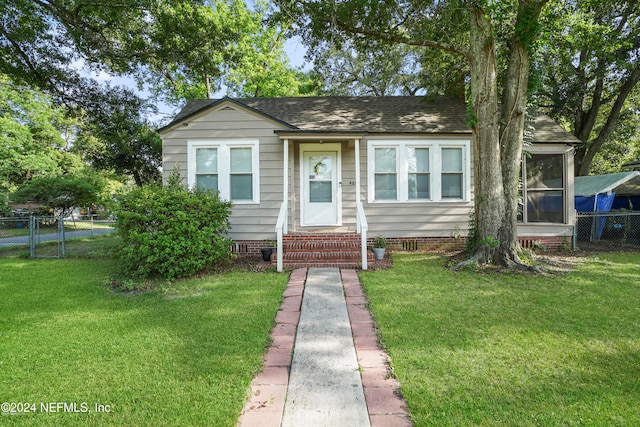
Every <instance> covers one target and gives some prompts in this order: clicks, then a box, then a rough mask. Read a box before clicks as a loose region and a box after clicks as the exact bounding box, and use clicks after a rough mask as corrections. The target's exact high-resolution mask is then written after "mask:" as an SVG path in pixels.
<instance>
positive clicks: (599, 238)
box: [574, 212, 640, 250]
mask: <svg viewBox="0 0 640 427" xmlns="http://www.w3.org/2000/svg"><path fill="white" fill-rule="evenodd" d="M574 238H575V244H576V245H577V247H578V248H579V249H582V248H590V249H596V250H597V249H602V250H612V249H627V250H629V249H630V250H640V212H578V218H577V222H576V226H575V232H574Z"/></svg>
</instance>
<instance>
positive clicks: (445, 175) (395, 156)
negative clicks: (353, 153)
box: [367, 140, 470, 203]
mask: <svg viewBox="0 0 640 427" xmlns="http://www.w3.org/2000/svg"><path fill="white" fill-rule="evenodd" d="M469 147H470V143H469V141H467V140H463V141H444V140H442V141H429V140H393V141H389V140H386V141H385V140H374V141H369V142H368V147H367V150H368V153H367V156H368V159H369V167H368V171H369V174H368V179H369V183H370V184H369V185H370V189H369V190H370V191H369V202H372V203H375V202H381V203H382V202H424V201H468V200H469V199H470V184H469V175H470V163H469Z"/></svg>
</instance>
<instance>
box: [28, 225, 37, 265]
mask: <svg viewBox="0 0 640 427" xmlns="http://www.w3.org/2000/svg"><path fill="white" fill-rule="evenodd" d="M35 226H36V221H35V218H34V217H33V215H29V256H30V257H31V258H34V257H35V256H36V254H35V252H36V248H35V239H34V234H35Z"/></svg>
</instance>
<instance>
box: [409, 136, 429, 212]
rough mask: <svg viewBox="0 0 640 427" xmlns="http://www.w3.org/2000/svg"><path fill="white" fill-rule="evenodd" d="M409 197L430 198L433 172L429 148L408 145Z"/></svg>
mask: <svg viewBox="0 0 640 427" xmlns="http://www.w3.org/2000/svg"><path fill="white" fill-rule="evenodd" d="M407 168H408V171H407V172H408V180H407V184H408V197H409V199H417V200H420V199H422V200H429V198H430V194H431V193H430V192H429V189H430V188H431V174H430V173H429V148H426V147H407Z"/></svg>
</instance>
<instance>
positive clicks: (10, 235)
mask: <svg viewBox="0 0 640 427" xmlns="http://www.w3.org/2000/svg"><path fill="white" fill-rule="evenodd" d="M115 232H116V228H115V222H114V221H112V220H94V219H89V220H79V219H73V218H62V217H54V216H29V217H6V218H0V257H1V256H2V255H3V253H10V252H11V251H14V252H15V251H16V250H23V251H26V250H28V251H29V256H30V257H32V258H63V257H65V256H66V255H67V254H68V252H69V251H71V252H73V253H77V254H82V253H83V252H88V251H91V248H92V247H93V246H94V241H95V239H96V238H97V237H99V236H105V235H109V234H112V233H115ZM69 243H73V244H72V245H69Z"/></svg>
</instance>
